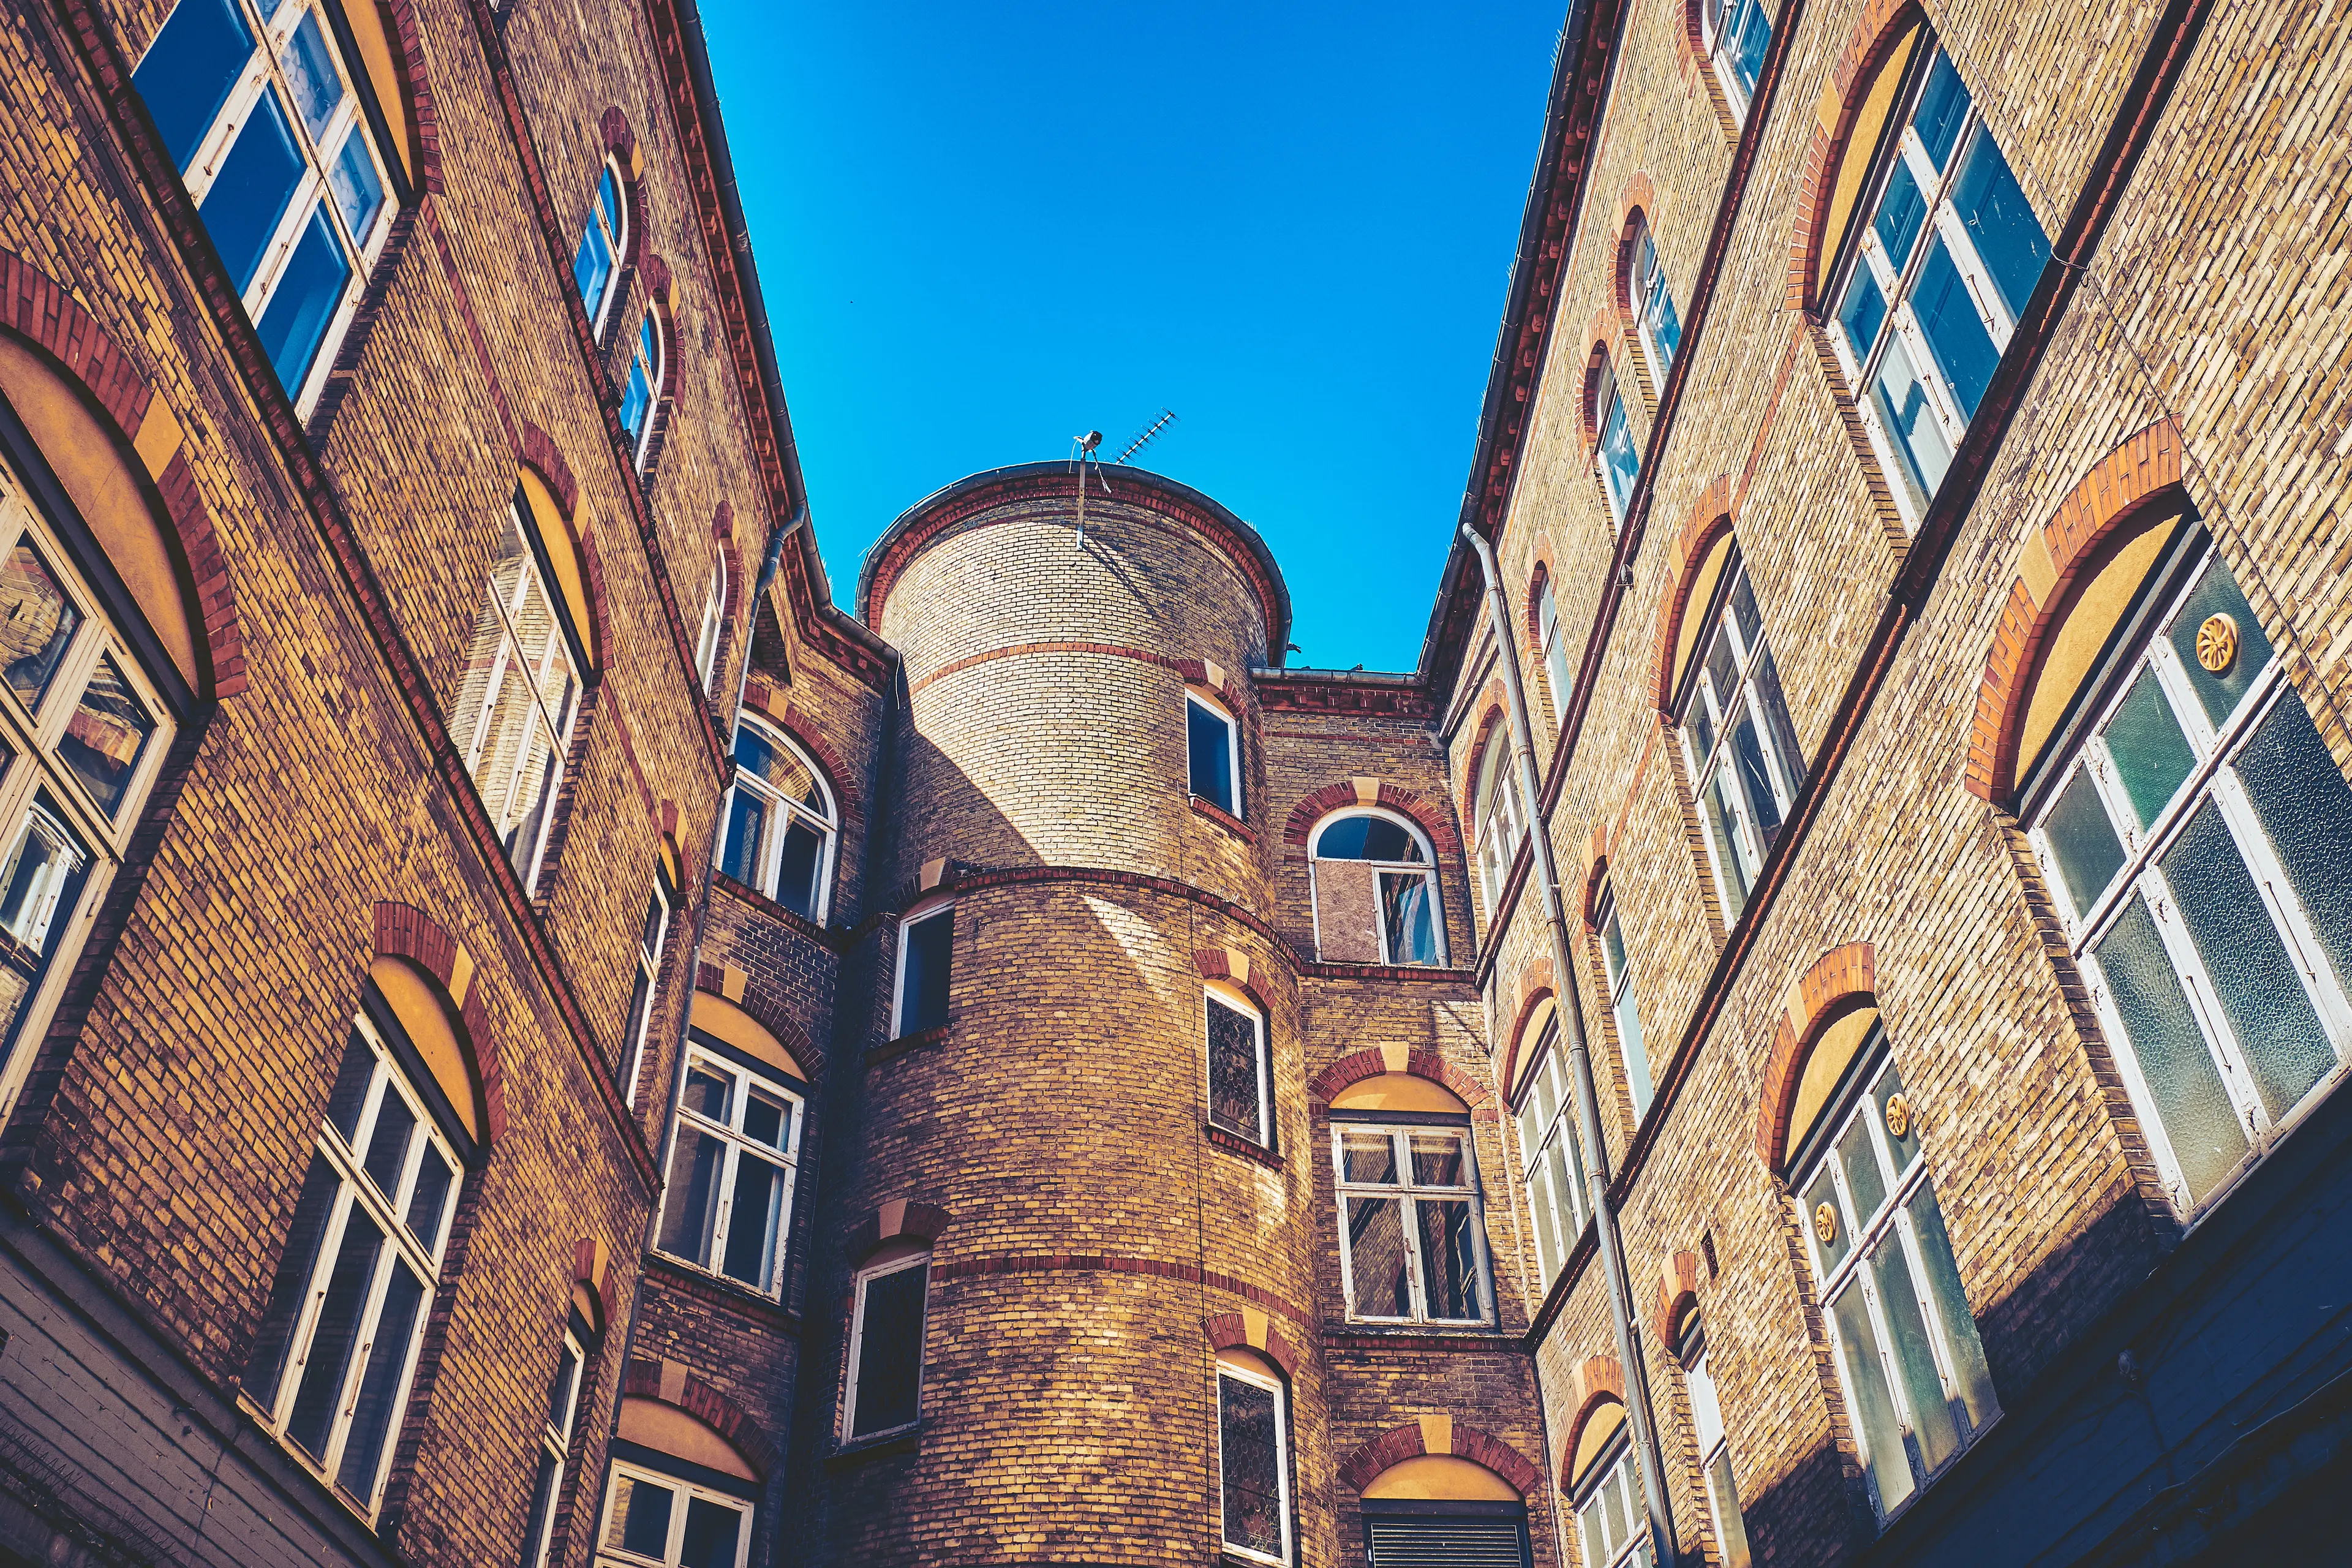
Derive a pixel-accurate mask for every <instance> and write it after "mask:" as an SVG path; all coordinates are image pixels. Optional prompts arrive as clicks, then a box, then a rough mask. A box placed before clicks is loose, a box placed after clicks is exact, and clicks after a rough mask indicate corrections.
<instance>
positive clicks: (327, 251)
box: [259, 211, 352, 386]
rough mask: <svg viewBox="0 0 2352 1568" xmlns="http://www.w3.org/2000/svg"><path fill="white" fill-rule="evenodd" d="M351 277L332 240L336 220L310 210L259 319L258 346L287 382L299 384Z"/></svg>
mask: <svg viewBox="0 0 2352 1568" xmlns="http://www.w3.org/2000/svg"><path fill="white" fill-rule="evenodd" d="M351 280H352V264H351V262H350V261H349V260H348V259H347V258H345V257H344V255H343V247H341V246H340V245H338V244H336V243H335V227H334V225H332V224H331V223H329V222H328V221H327V215H326V213H325V212H324V211H319V212H314V213H312V214H311V215H310V222H309V223H307V224H305V225H304V226H303V227H302V237H301V239H300V241H299V243H297V244H296V246H295V247H294V255H293V258H292V259H290V260H289V261H288V262H287V264H286V270H285V271H284V272H282V273H280V274H279V275H278V288H277V289H276V291H275V292H273V293H272V294H271V295H270V296H269V304H268V307H267V308H265V309H264V310H262V312H261V321H260V322H259V327H260V331H261V347H262V349H263V351H264V352H265V353H268V355H269V363H271V364H272V365H274V366H275V367H277V371H278V380H279V381H280V382H282V383H283V384H286V385H288V386H299V385H300V384H302V375H303V373H304V372H305V371H307V370H308V369H309V368H310V356H311V355H312V354H314V353H317V352H318V349H319V340H320V338H322V337H324V336H325V335H326V331H327V323H328V322H329V321H331V320H332V319H333V317H334V314H335V307H336V306H337V305H339V304H341V302H342V298H343V289H344V286H345V285H347V284H348V283H350V282H351Z"/></svg>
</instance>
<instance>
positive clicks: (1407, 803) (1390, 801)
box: [1282, 778, 1462, 856]
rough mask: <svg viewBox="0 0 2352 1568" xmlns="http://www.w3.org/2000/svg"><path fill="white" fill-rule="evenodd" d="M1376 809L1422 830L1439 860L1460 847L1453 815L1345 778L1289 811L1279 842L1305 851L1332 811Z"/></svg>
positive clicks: (1378, 784) (1382, 783) (1398, 791)
mask: <svg viewBox="0 0 2352 1568" xmlns="http://www.w3.org/2000/svg"><path fill="white" fill-rule="evenodd" d="M1357 805H1377V806H1380V807H1381V808H1383V809H1384V810H1388V811H1392V812H1395V813H1396V814H1397V815H1398V816H1402V817H1403V818H1405V819H1406V820H1407V821H1409V822H1411V823H1412V825H1413V826H1416V827H1418V828H1420V829H1421V831H1422V834H1423V837H1426V838H1427V839H1428V840H1429V843H1430V847H1431V848H1432V849H1433V850H1434V851H1435V852H1436V853H1437V854H1439V855H1440V856H1444V855H1451V854H1453V853H1454V852H1455V851H1456V850H1458V849H1460V848H1461V847H1462V836H1461V834H1460V833H1458V832H1456V831H1455V829H1454V813H1453V812H1452V811H1451V810H1450V809H1447V808H1444V807H1441V806H1439V805H1433V803H1431V802H1429V801H1425V800H1423V799H1422V798H1421V797H1420V796H1419V795H1413V794H1411V793H1410V792H1408V791H1406V790H1404V789H1402V788H1400V787H1399V786H1397V785H1395V784H1391V783H1389V782H1388V781H1387V780H1386V779H1379V778H1347V779H1340V780H1339V781H1338V782H1337V783H1334V784H1325V785H1324V786H1323V787H1322V788H1321V789H1318V790H1317V791H1315V792H1314V793H1313V794H1312V795H1305V796H1302V797H1301V798H1300V800H1299V802H1298V804H1297V805H1294V806H1292V807H1291V808H1290V816H1289V817H1288V819H1287V820H1286V821H1285V822H1284V823H1283V825H1282V841H1283V842H1284V843H1285V844H1287V845H1289V846H1290V847H1293V848H1294V849H1301V850H1303V849H1305V848H1306V847H1307V839H1308V838H1309V837H1312V836H1313V834H1314V832H1315V825H1316V824H1317V823H1318V822H1321V821H1322V820H1323V819H1324V818H1325V817H1327V816H1330V815H1331V814H1332V813H1333V812H1335V811H1344V810H1346V809H1347V808H1348V807H1349V806H1357Z"/></svg>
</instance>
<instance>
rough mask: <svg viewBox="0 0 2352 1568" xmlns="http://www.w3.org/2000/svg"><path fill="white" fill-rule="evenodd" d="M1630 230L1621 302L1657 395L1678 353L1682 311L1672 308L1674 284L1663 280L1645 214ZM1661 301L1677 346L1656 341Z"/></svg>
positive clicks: (1661, 393) (1655, 244)
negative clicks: (1629, 258)
mask: <svg viewBox="0 0 2352 1568" xmlns="http://www.w3.org/2000/svg"><path fill="white" fill-rule="evenodd" d="M1635 221H1636V226H1635V228H1634V230H1633V266H1632V267H1631V268H1627V270H1626V279H1625V291H1626V298H1625V304H1626V308H1627V309H1628V310H1631V311H1632V312H1633V321H1634V331H1636V332H1637V333H1638V334H1639V335H1640V337H1641V340H1642V353H1643V355H1644V356H1646V357H1647V358H1648V360H1649V362H1650V377H1651V380H1652V382H1653V383H1654V384H1655V386H1656V389H1657V391H1658V394H1659V395H1661V396H1664V394H1665V390H1666V373H1667V372H1669V371H1671V370H1673V369H1674V366H1675V354H1676V353H1680V352H1681V348H1680V346H1679V345H1680V339H1681V336H1682V313H1681V312H1680V311H1679V310H1675V291H1674V287H1673V285H1671V284H1670V283H1668V282H1667V281H1666V268H1665V264H1664V262H1662V261H1660V260H1659V259H1658V242H1657V237H1656V236H1655V235H1654V234H1653V233H1652V232H1651V230H1650V220H1649V217H1648V216H1647V215H1646V214H1644V215H1643V216H1640V217H1639V218H1637V219H1636V220H1635ZM1660 300H1664V305H1665V310H1666V311H1672V312H1674V316H1675V339H1676V344H1677V346H1676V347H1675V348H1674V349H1672V350H1668V349H1665V348H1663V347H1661V346H1660V344H1659V342H1658V327H1659V325H1660V318H1661V316H1662V315H1663V314H1664V312H1663V311H1661V310H1659V308H1658V306H1659V301H1660Z"/></svg>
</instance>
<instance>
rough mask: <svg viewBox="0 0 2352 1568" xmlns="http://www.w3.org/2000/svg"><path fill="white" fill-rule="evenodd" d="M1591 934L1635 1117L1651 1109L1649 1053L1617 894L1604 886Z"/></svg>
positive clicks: (1593, 911) (1613, 888)
mask: <svg viewBox="0 0 2352 1568" xmlns="http://www.w3.org/2000/svg"><path fill="white" fill-rule="evenodd" d="M1592 931H1593V935H1594V937H1595V939H1596V940H1597V941H1598V942H1599V944H1600V948H1601V973H1602V975H1603V977H1604V978H1606V979H1607V981H1608V983H1609V1017H1610V1021H1611V1022H1612V1024H1614V1025H1615V1026H1616V1028H1617V1056H1618V1059H1619V1063H1620V1065H1621V1066H1622V1068H1623V1069H1624V1073H1625V1092H1626V1093H1627V1094H1628V1095H1629V1096H1631V1097H1632V1099H1633V1118H1634V1120H1635V1121H1639V1120H1641V1118H1642V1116H1643V1113H1644V1112H1646V1111H1647V1110H1649V1109H1650V1097H1651V1095H1652V1093H1653V1092H1654V1087H1653V1085H1652V1084H1651V1082H1650V1053H1649V1052H1648V1051H1647V1050H1646V1049H1644V1048H1643V1045H1642V1014H1641V1008H1640V1006H1639V1005H1638V1004H1637V1003H1636V1002H1635V1001H1634V998H1633V963H1632V962H1631V960H1630V959H1629V958H1628V956H1627V954H1626V951H1625V928H1624V923H1623V922H1622V921H1620V920H1619V919H1618V916H1617V891H1616V888H1615V886H1614V885H1613V884H1604V885H1603V886H1602V888H1601V895H1600V897H1599V898H1597V899H1596V900H1593V906H1592Z"/></svg>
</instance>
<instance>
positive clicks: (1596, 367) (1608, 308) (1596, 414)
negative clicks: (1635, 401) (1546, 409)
mask: <svg viewBox="0 0 2352 1568" xmlns="http://www.w3.org/2000/svg"><path fill="white" fill-rule="evenodd" d="M1618 317H1619V309H1618V307H1617V306H1615V305H1612V304H1603V305H1602V306H1601V308H1600V309H1599V310H1595V311H1593V312H1592V320H1591V321H1588V322H1586V323H1585V327H1584V379H1583V381H1582V382H1581V383H1580V384H1579V386H1578V390H1577V395H1576V427H1577V429H1578V430H1580V431H1581V432H1582V433H1583V436H1584V455H1585V456H1586V457H1588V458H1595V457H1597V455H1598V454H1599V452H1600V450H1601V366H1602V365H1604V364H1611V363H1614V357H1613V351H1614V349H1615V347H1616V344H1617V338H1618V329H1619V328H1620V327H1621V326H1622V322H1621V321H1619V319H1618ZM1618 379H1619V380H1620V381H1621V382H1622V380H1623V379H1624V378H1623V377H1622V376H1620V377H1619V378H1618Z"/></svg>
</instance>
